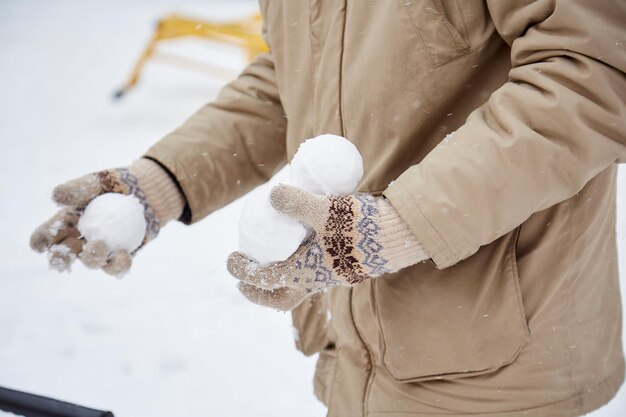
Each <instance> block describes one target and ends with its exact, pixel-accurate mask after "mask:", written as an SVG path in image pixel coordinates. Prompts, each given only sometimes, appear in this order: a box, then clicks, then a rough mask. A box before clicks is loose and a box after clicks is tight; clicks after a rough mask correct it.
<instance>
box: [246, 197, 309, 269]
mask: <svg viewBox="0 0 626 417" xmlns="http://www.w3.org/2000/svg"><path fill="white" fill-rule="evenodd" d="M270 191H271V189H270V188H268V187H262V188H260V189H257V190H255V191H253V192H252V193H251V194H250V196H249V197H248V200H246V202H245V204H244V207H243V211H242V213H241V217H240V219H239V250H240V251H241V252H243V253H245V254H246V255H248V256H251V257H252V258H254V259H256V260H257V261H258V262H259V263H260V264H261V265H266V264H269V263H271V262H279V261H284V260H286V259H287V258H289V256H291V255H292V254H293V253H294V252H295V251H296V249H298V247H299V246H300V244H301V243H302V241H303V240H304V238H305V237H306V234H307V231H306V228H305V227H304V225H303V224H302V223H300V222H299V221H297V220H295V219H293V218H291V217H289V216H286V215H284V214H282V213H279V212H278V211H276V210H274V208H273V207H272V205H271V204H270V200H269V194H270Z"/></svg>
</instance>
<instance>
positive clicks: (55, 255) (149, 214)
mask: <svg viewBox="0 0 626 417" xmlns="http://www.w3.org/2000/svg"><path fill="white" fill-rule="evenodd" d="M105 193H120V194H124V195H130V194H132V195H134V196H136V197H137V198H138V199H139V201H140V202H141V204H142V205H143V206H144V215H145V219H146V224H147V227H146V234H145V236H144V239H143V242H142V244H141V246H140V248H141V247H143V246H144V245H145V244H146V243H147V242H149V241H150V240H152V239H154V238H155V237H156V236H157V234H158V233H159V230H160V228H161V227H163V225H164V224H165V223H166V222H167V221H169V220H172V219H175V218H177V217H179V216H180V214H181V212H182V209H183V206H184V199H183V197H182V195H181V193H180V191H178V188H177V185H176V184H175V183H174V181H173V180H172V179H170V177H169V174H167V173H166V172H165V171H164V170H163V169H162V168H161V167H160V166H159V165H158V164H157V163H155V162H152V161H150V160H148V159H140V160H139V161H137V162H135V163H134V164H132V165H131V166H130V167H128V168H117V169H109V170H105V171H100V172H96V173H92V174H88V175H85V176H83V177H81V178H78V179H75V180H72V181H69V182H66V183H64V184H62V185H59V186H57V187H56V188H55V189H54V191H53V192H52V199H53V200H54V201H55V202H56V203H58V204H59V205H61V206H62V208H61V210H59V212H57V214H56V215H54V216H53V217H52V218H51V219H49V220H48V221H47V222H45V223H44V224H42V225H41V226H39V227H38V228H37V229H36V230H35V231H34V232H33V234H32V235H31V239H30V245H31V247H32V248H33V249H34V250H35V251H37V252H45V251H47V252H48V260H49V264H50V267H51V268H52V269H56V270H58V271H70V270H71V265H72V263H73V262H74V260H76V258H79V259H80V260H81V261H82V262H83V263H84V264H85V266H87V267H88V268H92V269H102V270H103V271H105V272H106V273H108V274H111V275H115V276H121V275H123V274H124V273H126V272H128V270H129V269H130V266H131V264H132V258H131V256H132V255H134V253H135V252H136V251H137V250H138V249H137V250H135V251H134V252H133V253H128V252H127V251H125V250H118V251H115V252H112V251H111V250H109V249H108V248H107V247H106V245H105V244H104V242H102V241H93V242H85V240H84V239H83V238H82V237H81V236H80V232H79V231H78V228H77V225H78V220H79V218H80V216H81V214H82V213H83V211H84V209H85V207H86V206H87V205H88V204H89V203H90V202H91V200H93V199H94V198H96V197H97V196H99V195H101V194H105Z"/></svg>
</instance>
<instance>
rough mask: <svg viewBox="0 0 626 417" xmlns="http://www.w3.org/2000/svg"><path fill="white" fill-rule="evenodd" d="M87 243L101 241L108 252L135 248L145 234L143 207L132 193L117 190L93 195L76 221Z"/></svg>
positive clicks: (130, 250)
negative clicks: (119, 192) (124, 193)
mask: <svg viewBox="0 0 626 417" xmlns="http://www.w3.org/2000/svg"><path fill="white" fill-rule="evenodd" d="M78 230H79V231H80V233H81V234H82V235H83V236H84V237H85V239H86V240H87V242H91V241H95V240H102V241H104V243H105V244H106V245H107V247H108V248H109V249H110V250H111V251H116V250H127V251H129V252H132V251H134V250H135V249H137V248H138V247H139V245H141V242H142V241H143V238H144V235H145V234H146V218H145V217H144V207H143V205H142V204H141V202H140V201H139V199H138V198H137V197H135V196H127V195H123V194H117V193H107V194H102V195H101V196H98V197H96V198H94V199H93V200H92V201H91V203H89V205H87V207H86V208H85V212H84V213H83V215H82V216H80V219H79V220H78Z"/></svg>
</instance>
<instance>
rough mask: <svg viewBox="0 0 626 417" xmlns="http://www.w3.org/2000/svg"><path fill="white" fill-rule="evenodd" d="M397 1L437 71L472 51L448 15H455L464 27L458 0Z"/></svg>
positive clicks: (456, 19) (459, 23)
mask: <svg viewBox="0 0 626 417" xmlns="http://www.w3.org/2000/svg"><path fill="white" fill-rule="evenodd" d="M397 1H398V2H399V3H400V7H401V8H402V9H404V11H405V12H406V14H407V16H408V21H409V23H410V25H411V27H412V29H413V31H414V32H415V34H416V35H417V37H418V38H419V41H420V43H421V44H422V46H423V47H424V49H425V51H426V54H427V55H428V59H429V60H430V63H431V65H432V66H433V67H434V68H437V67H440V66H442V65H444V64H446V63H448V62H450V61H452V60H453V59H455V58H458V57H461V56H463V55H467V54H468V53H469V52H470V51H471V47H470V44H469V43H468V42H467V40H466V39H465V38H464V37H463V36H462V35H461V33H460V32H459V29H457V28H456V27H455V26H454V25H453V24H452V21H451V19H450V18H449V16H448V13H450V14H452V13H454V16H455V19H454V21H455V22H457V21H458V23H457V25H461V26H464V23H463V16H462V12H461V9H460V5H459V3H458V2H457V1H456V0H397ZM448 3H449V4H448ZM444 6H446V7H444ZM462 30H465V28H463V29H462Z"/></svg>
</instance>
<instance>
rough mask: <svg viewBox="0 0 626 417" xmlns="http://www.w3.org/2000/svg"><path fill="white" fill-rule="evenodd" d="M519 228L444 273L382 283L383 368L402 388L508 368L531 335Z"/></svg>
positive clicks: (423, 268)
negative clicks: (406, 384)
mask: <svg viewBox="0 0 626 417" xmlns="http://www.w3.org/2000/svg"><path fill="white" fill-rule="evenodd" d="M518 235H519V228H518V229H516V230H515V231H513V232H511V233H509V234H507V235H505V236H503V237H501V238H500V239H498V240H496V241H495V242H493V243H491V244H489V245H486V246H483V247H482V248H481V249H480V250H479V251H478V252H477V253H476V254H474V255H473V256H471V257H470V258H468V259H466V260H464V261H462V262H460V263H458V264H456V265H454V266H452V267H449V268H446V269H444V270H438V269H436V268H435V267H434V265H431V264H430V263H421V264H418V265H416V266H415V267H413V268H411V269H410V270H409V271H407V272H406V273H404V274H402V275H398V276H390V277H388V278H384V279H379V280H377V281H376V285H375V298H376V306H377V313H378V320H379V324H380V332H381V335H382V341H383V365H384V367H385V368H386V369H387V371H388V372H389V374H390V375H391V376H392V377H393V378H395V379H396V380H398V381H401V382H417V381H423V380H431V379H453V378H460V377H469V376H474V375H479V374H484V373H488V372H493V371H495V370H497V369H499V368H501V367H503V366H505V365H507V364H510V363H511V362H513V361H514V360H515V358H516V357H517V356H518V354H519V352H520V351H521V349H522V348H523V346H524V345H525V344H526V343H527V342H528V340H529V335H530V332H529V330H528V324H527V321H526V316H525V312H524V308H523V305H522V297H521V291H520V287H519V277H518V274H517V262H516V254H515V250H516V244H517V238H518Z"/></svg>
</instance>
